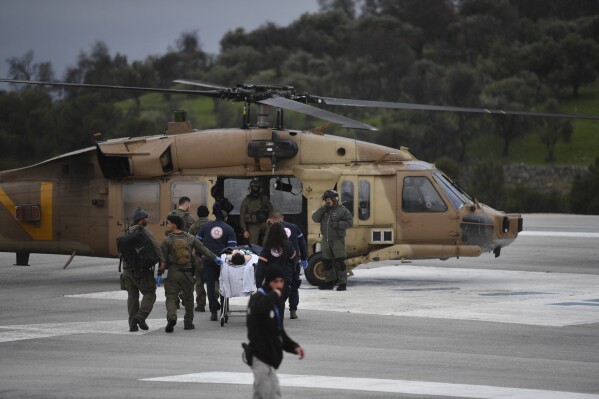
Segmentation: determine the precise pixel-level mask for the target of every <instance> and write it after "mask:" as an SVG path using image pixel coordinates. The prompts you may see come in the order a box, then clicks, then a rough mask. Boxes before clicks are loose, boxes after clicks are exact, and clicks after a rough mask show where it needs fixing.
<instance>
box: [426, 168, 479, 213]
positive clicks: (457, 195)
mask: <svg viewBox="0 0 599 399" xmlns="http://www.w3.org/2000/svg"><path fill="white" fill-rule="evenodd" d="M433 177H434V178H435V180H436V181H437V183H439V185H440V186H441V187H442V188H443V191H445V194H447V197H449V199H450V201H451V203H452V204H453V205H454V206H455V207H456V208H457V209H460V208H461V207H462V206H464V205H465V204H469V203H471V202H472V200H471V199H470V198H469V197H468V194H466V193H465V192H464V191H463V190H462V188H461V187H460V186H458V185H457V184H456V183H454V182H453V181H451V180H450V179H449V178H447V177H446V176H444V175H443V174H441V173H439V172H435V173H434V174H433Z"/></svg>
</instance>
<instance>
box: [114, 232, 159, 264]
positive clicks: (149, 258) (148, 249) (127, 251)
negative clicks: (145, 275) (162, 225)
mask: <svg viewBox="0 0 599 399" xmlns="http://www.w3.org/2000/svg"><path fill="white" fill-rule="evenodd" d="M116 242H117V244H116V245H117V249H118V250H119V252H120V254H121V257H122V259H123V260H124V261H125V262H126V263H127V265H128V266H129V267H130V268H131V269H132V271H133V272H134V274H139V273H141V272H146V271H149V270H150V269H151V268H152V267H154V265H156V263H158V262H159V259H158V255H156V251H155V250H154V245H153V243H152V240H151V239H150V237H149V236H148V235H147V234H146V233H145V231H144V229H142V228H135V229H132V230H130V231H128V232H126V233H125V234H123V235H122V236H120V237H118V238H117V241H116Z"/></svg>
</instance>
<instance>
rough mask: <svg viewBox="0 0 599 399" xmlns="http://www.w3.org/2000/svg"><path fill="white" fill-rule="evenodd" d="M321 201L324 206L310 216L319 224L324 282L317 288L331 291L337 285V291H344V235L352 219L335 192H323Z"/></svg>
mask: <svg viewBox="0 0 599 399" xmlns="http://www.w3.org/2000/svg"><path fill="white" fill-rule="evenodd" d="M322 199H323V200H324V201H325V204H324V205H323V206H322V207H321V208H320V209H318V210H317V211H316V212H314V213H313V214H312V220H313V221H314V222H316V223H320V233H321V235H322V241H321V243H320V245H321V248H322V264H323V267H324V272H325V280H326V281H325V283H324V284H323V285H321V286H319V287H318V288H319V289H323V290H331V289H333V287H335V284H337V283H339V286H338V287H337V291H345V290H346V289H347V271H346V269H345V257H346V253H345V233H346V230H347V229H348V228H350V227H352V225H353V223H354V219H353V216H352V215H351V213H350V212H349V210H347V208H345V207H344V206H343V205H342V204H340V203H339V194H337V191H335V190H327V191H325V193H324V194H323V196H322Z"/></svg>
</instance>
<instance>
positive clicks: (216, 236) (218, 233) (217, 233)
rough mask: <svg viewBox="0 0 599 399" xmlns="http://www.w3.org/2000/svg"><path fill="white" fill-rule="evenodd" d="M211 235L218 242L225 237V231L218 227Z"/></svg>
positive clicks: (211, 231) (214, 228) (213, 229)
mask: <svg viewBox="0 0 599 399" xmlns="http://www.w3.org/2000/svg"><path fill="white" fill-rule="evenodd" d="M210 235H211V236H212V238H214V239H215V240H218V239H219V238H221V237H222V236H223V229H222V228H221V227H218V226H217V227H213V228H212V230H210Z"/></svg>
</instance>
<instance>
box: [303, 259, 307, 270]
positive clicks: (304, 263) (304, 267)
mask: <svg viewBox="0 0 599 399" xmlns="http://www.w3.org/2000/svg"><path fill="white" fill-rule="evenodd" d="M307 268H308V261H307V260H305V259H304V260H302V269H304V270H306V269H307Z"/></svg>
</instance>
